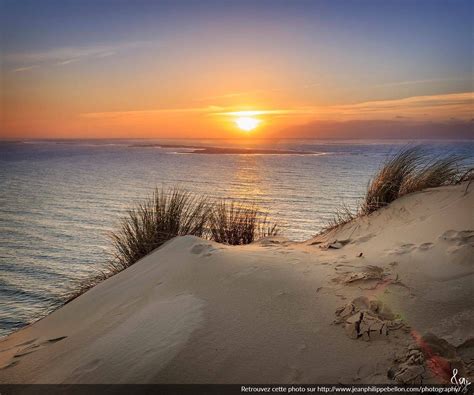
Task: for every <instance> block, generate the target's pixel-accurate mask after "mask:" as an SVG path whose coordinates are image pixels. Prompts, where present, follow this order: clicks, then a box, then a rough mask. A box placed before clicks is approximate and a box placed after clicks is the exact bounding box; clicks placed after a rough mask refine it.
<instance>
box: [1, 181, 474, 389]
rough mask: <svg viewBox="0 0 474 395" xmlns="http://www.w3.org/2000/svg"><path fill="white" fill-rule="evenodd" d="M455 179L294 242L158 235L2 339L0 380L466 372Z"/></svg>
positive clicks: (463, 228) (393, 377)
mask: <svg viewBox="0 0 474 395" xmlns="http://www.w3.org/2000/svg"><path fill="white" fill-rule="evenodd" d="M466 187H467V185H466V184H464V185H460V186H455V187H443V188H438V189H431V190H427V191H423V192H420V193H416V194H413V195H409V196H406V197H404V198H402V199H399V200H398V201H396V202H395V203H393V204H392V205H390V206H389V207H387V208H385V209H383V210H380V211H379V212H377V213H375V214H373V215H371V216H369V217H366V218H362V219H359V220H357V221H355V222H354V223H351V224H348V225H346V226H345V227H343V228H342V229H339V230H337V231H333V232H331V233H330V234H329V235H326V236H324V237H319V238H318V237H316V238H315V239H313V240H309V241H308V242H305V243H293V242H289V241H287V240H285V239H283V238H274V239H267V240H263V241H261V242H259V243H256V244H254V245H249V246H243V247H227V246H223V245H219V244H215V243H211V242H208V241H204V240H202V239H199V238H196V237H190V236H189V237H180V238H176V239H174V240H171V241H170V242H168V243H167V244H166V245H164V246H163V247H162V248H160V249H158V250H157V251H155V252H154V253H152V254H150V255H149V256H147V257H146V258H144V259H143V260H141V261H140V262H138V263H137V264H136V265H134V266H132V267H130V268H129V269H127V270H125V271H124V272H122V273H120V274H118V275H116V276H114V277H112V278H110V279H108V280H107V281H105V282H103V283H101V284H99V285H98V286H96V287H95V288H93V289H92V290H90V291H89V292H87V293H85V294H84V295H82V296H80V297H79V298H77V299H75V300H74V301H72V302H71V303H69V304H67V305H66V306H64V307H63V308H61V309H59V310H57V311H56V312H54V313H53V314H51V315H49V316H48V317H46V318H45V319H43V320H41V321H39V322H37V323H35V324H33V325H31V326H29V327H27V328H25V329H23V330H20V331H18V332H16V333H14V334H12V335H11V336H9V337H7V338H6V339H4V340H3V341H1V342H0V382H2V383H245V382H247V383H337V382H341V383H380V382H384V383H385V382H420V381H423V382H439V381H442V380H446V379H449V377H450V376H451V369H452V368H453V367H457V368H458V369H459V370H460V372H461V373H462V374H464V375H465V376H467V377H469V376H470V377H472V376H473V371H474V363H473V358H474V355H473V354H474V333H473V332H474V331H473V328H474V308H473V302H472V300H473V296H474V289H473V284H474V282H473V273H474V266H473V264H474V254H473V250H474V214H473V213H474V195H473V192H472V189H473V186H471V187H470V189H469V190H467V191H466ZM333 247H335V248H333ZM361 253H362V255H361ZM360 255H361V256H360ZM448 376H449V377H448Z"/></svg>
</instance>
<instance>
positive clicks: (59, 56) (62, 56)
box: [4, 41, 151, 71]
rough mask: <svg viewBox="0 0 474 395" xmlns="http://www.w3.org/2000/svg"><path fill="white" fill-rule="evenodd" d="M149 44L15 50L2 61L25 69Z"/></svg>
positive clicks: (96, 56)
mask: <svg viewBox="0 0 474 395" xmlns="http://www.w3.org/2000/svg"><path fill="white" fill-rule="evenodd" d="M149 44H151V43H150V42H149V41H136V42H121V43H114V44H104V45H90V46H71V47H59V48H51V49H48V50H44V51H35V52H15V53H7V54H5V55H4V61H5V63H8V64H10V65H13V67H16V68H15V69H14V70H13V71H15V70H18V69H24V70H25V71H26V70H31V69H32V68H38V67H40V66H47V65H48V66H50V65H57V66H65V65H68V64H71V63H75V62H78V61H81V60H84V59H92V58H105V57H108V56H113V55H116V54H118V53H119V52H121V51H124V50H127V49H133V48H138V47H143V46H146V45H149ZM33 65H34V66H33Z"/></svg>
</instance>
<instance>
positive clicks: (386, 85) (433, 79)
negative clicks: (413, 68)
mask: <svg viewBox="0 0 474 395" xmlns="http://www.w3.org/2000/svg"><path fill="white" fill-rule="evenodd" d="M468 79H470V78H468V77H466V78H456V77H453V78H432V79H425V80H409V81H394V82H384V83H383V84H378V85H376V86H380V87H391V86H404V85H419V84H428V83H432V82H451V81H465V80H468Z"/></svg>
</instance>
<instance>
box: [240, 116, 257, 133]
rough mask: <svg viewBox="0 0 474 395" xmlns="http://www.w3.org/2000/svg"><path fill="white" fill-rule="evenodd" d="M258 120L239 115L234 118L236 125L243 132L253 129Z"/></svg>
mask: <svg viewBox="0 0 474 395" xmlns="http://www.w3.org/2000/svg"><path fill="white" fill-rule="evenodd" d="M260 122H261V121H260V120H259V119H256V118H250V117H240V118H237V119H236V120H235V124H236V125H237V127H238V128H239V129H241V130H243V131H245V132H250V131H252V130H254V129H255V128H256V127H257V126H258V125H259V124H260Z"/></svg>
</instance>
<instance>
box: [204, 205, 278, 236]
mask: <svg viewBox="0 0 474 395" xmlns="http://www.w3.org/2000/svg"><path fill="white" fill-rule="evenodd" d="M209 232H210V239H211V240H213V241H216V242H218V243H223V244H230V245H241V244H249V243H252V242H253V241H256V240H258V239H261V238H263V237H267V236H276V235H277V234H278V232H279V229H278V225H277V224H272V223H270V222H268V221H267V216H266V215H262V214H261V213H260V211H259V210H258V208H257V207H256V206H255V205H247V206H245V205H244V206H242V205H239V204H237V203H235V202H233V201H232V202H228V201H226V200H222V201H220V202H218V203H217V204H215V206H214V208H213V210H212V213H211V216H210V218H209Z"/></svg>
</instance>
